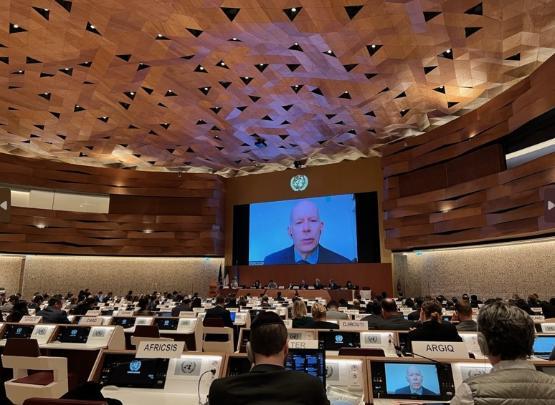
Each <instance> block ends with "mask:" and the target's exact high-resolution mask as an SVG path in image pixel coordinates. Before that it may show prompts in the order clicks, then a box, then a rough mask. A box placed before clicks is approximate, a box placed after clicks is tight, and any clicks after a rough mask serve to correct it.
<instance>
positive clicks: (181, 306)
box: [172, 298, 191, 316]
mask: <svg viewBox="0 0 555 405" xmlns="http://www.w3.org/2000/svg"><path fill="white" fill-rule="evenodd" d="M182 311H185V312H189V311H191V300H190V299H189V298H183V299H181V300H180V302H179V303H178V304H177V305H176V306H175V307H173V308H172V316H179V313H180V312H182Z"/></svg>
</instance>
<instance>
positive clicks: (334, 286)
mask: <svg viewBox="0 0 555 405" xmlns="http://www.w3.org/2000/svg"><path fill="white" fill-rule="evenodd" d="M328 288H329V289H330V290H337V289H338V288H339V284H337V283H336V282H335V281H334V280H333V279H330V282H329V284H328Z"/></svg>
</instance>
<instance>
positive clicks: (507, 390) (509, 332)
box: [451, 302, 555, 405]
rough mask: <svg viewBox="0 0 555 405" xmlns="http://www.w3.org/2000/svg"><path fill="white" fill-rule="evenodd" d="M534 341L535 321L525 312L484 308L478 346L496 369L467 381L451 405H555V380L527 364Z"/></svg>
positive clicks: (496, 305)
mask: <svg viewBox="0 0 555 405" xmlns="http://www.w3.org/2000/svg"><path fill="white" fill-rule="evenodd" d="M534 337H535V328H534V321H533V320H532V319H531V318H530V316H528V314H526V312H524V311H523V310H522V309H520V308H517V307H516V306H513V305H509V304H506V303H503V302H494V303H492V304H490V305H486V306H484V307H483V308H482V309H481V310H480V313H479V315H478V344H479V345H480V350H481V351H482V353H483V354H484V355H485V356H487V357H488V360H489V361H490V363H491V364H492V365H493V369H492V371H491V372H490V373H489V374H483V375H479V376H476V377H471V378H469V379H467V380H466V381H464V382H463V383H462V385H461V386H459V387H457V390H456V395H455V397H454V398H453V399H452V400H451V404H452V405H474V404H476V405H481V404H488V405H490V404H491V405H553V404H555V377H553V376H550V375H548V374H546V373H543V372H541V371H537V370H536V368H535V367H534V365H533V364H531V363H529V362H528V361H527V360H526V359H527V357H528V356H530V355H531V354H532V347H533V345H534Z"/></svg>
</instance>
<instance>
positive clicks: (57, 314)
mask: <svg viewBox="0 0 555 405" xmlns="http://www.w3.org/2000/svg"><path fill="white" fill-rule="evenodd" d="M37 315H39V316H42V323H61V324H68V323H71V322H69V319H67V313H66V311H62V300H61V299H60V298H58V297H52V298H50V299H49V300H48V306H47V307H46V308H44V309H43V310H42V311H37Z"/></svg>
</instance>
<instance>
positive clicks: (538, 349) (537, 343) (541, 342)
mask: <svg viewBox="0 0 555 405" xmlns="http://www.w3.org/2000/svg"><path fill="white" fill-rule="evenodd" d="M554 347H555V335H553V336H536V340H534V347H533V351H534V356H536V357H538V358H540V359H543V360H549V359H550V357H551V353H552V352H553V348H554Z"/></svg>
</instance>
